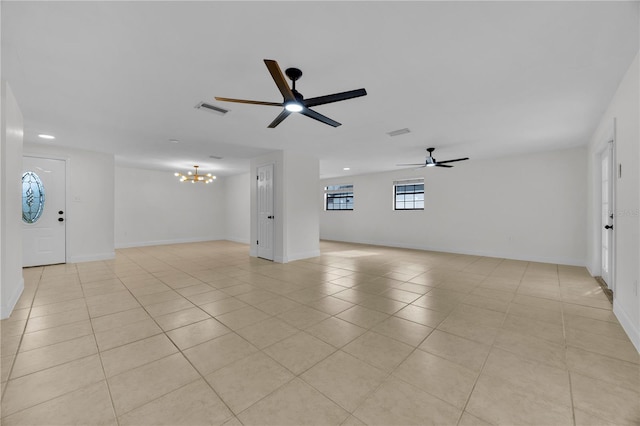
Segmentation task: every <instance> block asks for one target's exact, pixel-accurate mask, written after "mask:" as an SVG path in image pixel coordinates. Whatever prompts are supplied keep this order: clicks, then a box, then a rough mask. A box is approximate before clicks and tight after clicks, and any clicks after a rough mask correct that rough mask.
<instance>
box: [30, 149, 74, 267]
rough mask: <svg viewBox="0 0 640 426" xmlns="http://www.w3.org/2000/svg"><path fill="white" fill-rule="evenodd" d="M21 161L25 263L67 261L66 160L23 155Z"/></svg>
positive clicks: (50, 263)
mask: <svg viewBox="0 0 640 426" xmlns="http://www.w3.org/2000/svg"><path fill="white" fill-rule="evenodd" d="M22 164H23V165H22V259H23V260H22V265H23V266H37V265H53V264H56V263H65V262H66V251H65V246H66V238H65V235H66V222H65V221H66V211H65V210H66V207H65V187H66V183H65V168H66V167H65V166H66V165H65V162H64V161H63V160H53V159H50V158H38V157H24V158H23V163H22Z"/></svg>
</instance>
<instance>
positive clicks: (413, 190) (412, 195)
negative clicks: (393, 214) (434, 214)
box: [393, 178, 424, 210]
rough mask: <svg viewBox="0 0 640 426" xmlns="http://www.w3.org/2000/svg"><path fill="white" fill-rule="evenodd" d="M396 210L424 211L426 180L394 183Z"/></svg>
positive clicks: (394, 206)
mask: <svg viewBox="0 0 640 426" xmlns="http://www.w3.org/2000/svg"><path fill="white" fill-rule="evenodd" d="M393 209H394V210H424V178H418V179H406V180H397V181H394V182H393Z"/></svg>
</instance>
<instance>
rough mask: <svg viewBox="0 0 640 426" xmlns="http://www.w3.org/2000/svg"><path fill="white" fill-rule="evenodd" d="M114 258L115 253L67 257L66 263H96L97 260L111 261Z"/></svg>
mask: <svg viewBox="0 0 640 426" xmlns="http://www.w3.org/2000/svg"><path fill="white" fill-rule="evenodd" d="M115 257H116V252H114V251H111V252H108V253H95V254H83V255H80V256H69V258H68V259H67V263H82V262H96V261H99V260H111V259H113V258H115Z"/></svg>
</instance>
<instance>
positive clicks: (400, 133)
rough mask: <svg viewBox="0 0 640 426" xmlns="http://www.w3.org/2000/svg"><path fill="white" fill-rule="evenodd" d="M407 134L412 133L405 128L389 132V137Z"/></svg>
mask: <svg viewBox="0 0 640 426" xmlns="http://www.w3.org/2000/svg"><path fill="white" fill-rule="evenodd" d="M405 133H411V130H409V129H407V128H404V129H399V130H394V131H393V132H389V133H387V134H388V135H389V136H398V135H404V134H405Z"/></svg>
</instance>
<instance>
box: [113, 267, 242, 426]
mask: <svg viewBox="0 0 640 426" xmlns="http://www.w3.org/2000/svg"><path fill="white" fill-rule="evenodd" d="M134 263H136V262H134ZM136 264H137V265H138V266H140V265H139V264H138V263H136ZM140 267H141V268H142V269H144V270H145V271H147V270H146V269H145V268H144V267H142V266H140ZM147 272H149V271H147ZM122 284H123V285H124V286H125V288H127V290H128V291H129V293H130V294H131V296H132V297H134V298H135V299H136V301H137V302H138V303H140V301H139V300H138V299H137V298H136V296H135V295H133V293H131V290H130V289H129V287H128V286H127V285H126V284H124V283H122ZM165 284H166V283H165ZM205 284H206V283H205ZM172 289H173V288H172ZM173 291H175V289H173ZM176 293H177V292H176ZM180 296H181V297H183V298H184V299H185V300H188V299H186V298H185V297H184V296H182V295H180ZM189 302H190V303H192V302H191V301H189ZM194 306H197V305H195V304H194ZM140 307H141V308H142V309H143V310H144V311H145V312H146V313H147V315H149V317H150V318H151V319H152V320H153V321H154V323H155V324H156V325H157V326H158V328H159V329H160V330H161V331H162V334H163V335H164V336H165V337H166V338H167V339H168V340H169V341H170V342H171V344H172V345H173V346H174V347H175V348H176V349H177V351H178V352H177V353H179V354H180V355H182V358H184V359H185V360H186V361H187V362H188V363H189V365H190V366H191V368H193V369H194V371H195V372H196V373H197V374H198V375H199V376H200V378H199V379H197V380H194V381H193V382H189V383H187V384H185V385H183V386H180V387H179V388H177V389H173V390H171V391H169V392H167V393H166V394H164V395H161V396H159V397H157V398H154V399H152V400H150V401H147V402H145V403H144V404H142V405H140V406H138V407H135V408H132V409H131V410H129V411H127V413H130V412H131V411H133V410H136V409H138V408H140V407H143V406H145V405H147V404H149V403H151V402H153V401H156V400H158V399H159V398H162V397H163V396H165V395H168V394H170V393H171V392H175V391H176V390H178V389H182V388H183V387H185V386H188V385H190V384H192V383H195V382H196V381H198V380H203V381H204V382H205V383H206V384H207V386H208V387H209V388H210V389H211V391H212V392H213V393H214V394H215V395H216V396H217V397H218V399H219V400H220V401H221V402H222V403H223V404H224V406H225V407H227V409H228V410H229V412H230V413H231V414H232V417H236V418H237V416H236V414H235V413H234V412H233V410H232V409H231V407H229V405H228V404H227V403H226V402H225V400H224V399H222V397H221V396H220V395H219V394H218V392H217V391H216V390H215V389H214V388H213V386H211V384H210V383H209V382H208V381H207V379H206V378H205V377H204V375H203V374H202V373H201V372H200V370H198V369H197V368H196V366H195V365H193V363H192V362H191V360H190V359H189V358H188V357H187V356H186V355H185V354H184V352H183V351H182V349H180V347H178V345H177V344H176V343H175V342H174V341H173V340H172V339H171V337H169V335H168V334H167V331H165V330H164V329H163V328H162V327H161V326H160V324H158V322H157V321H156V319H155V318H154V317H153V316H152V315H151V314H150V313H149V312H148V311H147V310H146V308H145V307H144V305H142V304H140ZM197 307H198V308H199V309H201V308H200V307H199V306H197ZM201 310H202V309H201ZM202 311H203V312H205V313H206V314H207V315H210V314H209V313H208V312H206V311H204V310H202ZM210 316H211V315H210ZM211 319H214V320H215V318H214V317H213V316H211ZM202 321H207V319H204V320H202ZM216 321H217V320H216ZM198 322H201V321H198ZM218 322H219V323H220V321H218ZM194 324H195V323H194ZM220 324H222V323H220ZM188 325H190V324H188ZM222 325H224V324H222ZM225 327H226V326H225ZM178 328H181V327H178ZM227 328H228V327H227ZM229 330H230V331H231V332H233V333H235V332H234V331H233V330H231V329H229ZM169 331H171V330H169ZM225 334H228V333H225ZM235 334H236V335H237V333H235ZM218 337H221V336H218ZM240 337H242V336H240ZM140 340H144V339H139V340H137V341H140ZM211 340H214V339H211ZM132 343H133V342H132ZM249 343H250V342H249ZM122 346H124V345H122ZM196 346H197V345H196ZM252 346H253V345H252ZM187 349H189V348H187ZM172 355H173V354H171V355H168V356H167V357H169V356H172ZM167 357H164V358H167ZM161 359H162V358H161ZM243 359H244V358H243ZM156 361H158V360H156ZM156 361H151V362H148V363H146V364H143V365H140V366H137V367H135V368H139V367H142V366H144V365H149V364H151V363H153V362H156ZM135 368H134V369H135ZM132 370H133V369H130V370H127V371H132ZM122 373H124V371H123V372H122ZM122 373H120V374H122ZM107 383H108V380H107ZM127 413H123V414H127ZM119 418H120V416H118V415H117V413H116V419H117V421H118V424H119V421H120V420H119ZM230 418H231V417H230ZM230 418H228V419H225V420H224V421H225V422H227V421H229V419H230Z"/></svg>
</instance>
